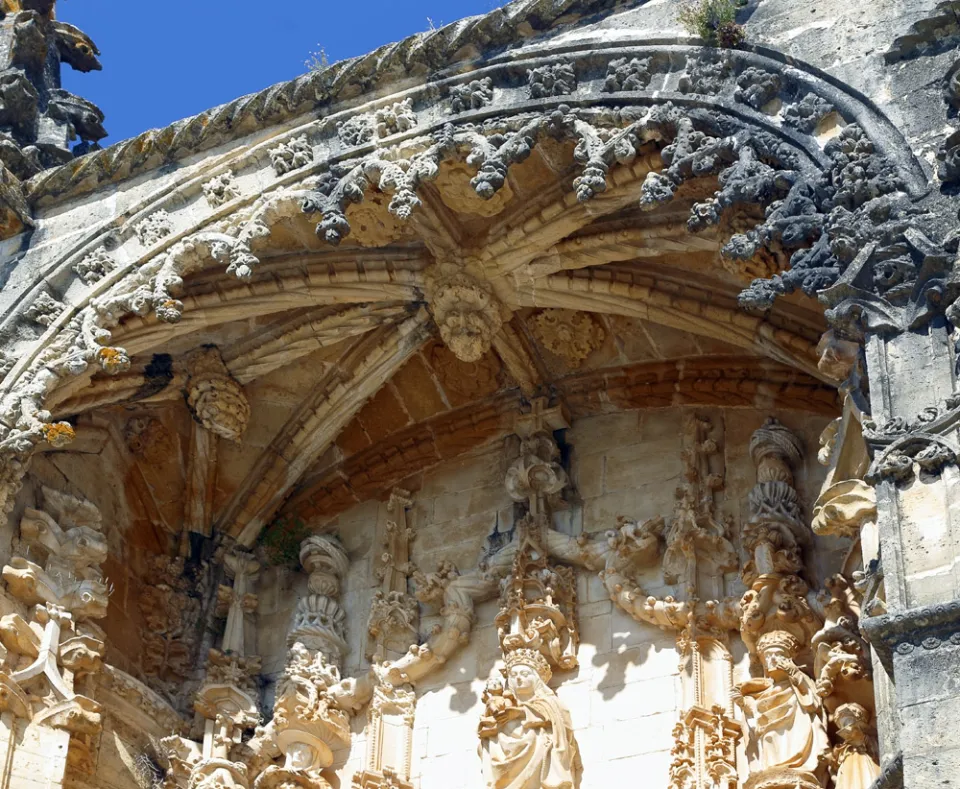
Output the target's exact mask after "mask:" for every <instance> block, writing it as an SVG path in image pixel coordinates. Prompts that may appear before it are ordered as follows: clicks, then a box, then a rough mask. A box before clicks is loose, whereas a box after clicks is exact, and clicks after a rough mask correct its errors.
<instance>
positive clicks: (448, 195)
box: [435, 162, 513, 218]
mask: <svg viewBox="0 0 960 789" xmlns="http://www.w3.org/2000/svg"><path fill="white" fill-rule="evenodd" d="M474 175H475V173H474V171H473V170H472V169H471V168H470V167H468V166H467V165H466V164H464V163H463V162H453V163H451V164H448V165H446V166H445V167H442V168H441V169H440V172H439V173H438V175H437V179H436V181H435V183H436V187H437V189H438V190H439V192H440V199H441V200H443V202H444V204H445V205H446V206H447V207H448V208H451V209H452V210H454V211H456V212H457V213H460V214H472V215H474V216H482V217H488V218H489V217H491V216H496V215H497V214H499V213H500V212H501V211H503V209H504V208H505V207H506V205H507V203H509V202H510V201H511V200H512V199H513V189H512V188H511V187H510V183H509V182H504V184H503V186H501V187H500V189H498V190H497V191H496V192H495V193H493V194H492V195H491V196H490V197H489V199H484V198H482V197H480V195H479V194H477V190H476V189H475V188H474V186H473V183H472V181H471V179H472V178H473V176H474Z"/></svg>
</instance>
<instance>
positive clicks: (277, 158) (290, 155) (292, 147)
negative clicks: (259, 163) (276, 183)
mask: <svg viewBox="0 0 960 789" xmlns="http://www.w3.org/2000/svg"><path fill="white" fill-rule="evenodd" d="M269 155H270V162H271V163H272V164H273V169H274V172H276V174H277V175H284V174H286V173H289V172H291V171H293V170H299V169H300V168H301V167H306V166H307V165H308V164H310V162H312V161H313V147H312V146H311V145H310V143H309V142H307V137H306V135H300V136H299V137H294V138H293V139H292V140H288V141H287V142H282V143H280V144H279V145H278V146H277V147H275V148H271V149H270V151H269Z"/></svg>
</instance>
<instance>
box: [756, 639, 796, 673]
mask: <svg viewBox="0 0 960 789" xmlns="http://www.w3.org/2000/svg"><path fill="white" fill-rule="evenodd" d="M794 656H795V655H794V654H793V652H792V651H791V650H789V649H787V648H786V647H784V646H782V645H780V644H771V645H769V646H767V647H766V648H765V649H764V650H763V652H762V653H761V656H760V657H761V660H762V661H763V670H764V671H765V672H766V674H767V676H768V677H771V678H773V679H777V678H778V677H781V676H783V675H784V674H785V673H786V671H787V668H788V667H789V666H790V665H791V664H792V663H793V658H794Z"/></svg>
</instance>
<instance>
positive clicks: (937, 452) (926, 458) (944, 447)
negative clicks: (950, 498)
mask: <svg viewBox="0 0 960 789" xmlns="http://www.w3.org/2000/svg"><path fill="white" fill-rule="evenodd" d="M956 463H957V451H956V450H955V449H954V448H953V447H952V446H950V444H948V443H947V442H946V440H944V439H943V438H941V437H939V436H934V435H930V434H928V433H913V434H910V435H908V436H906V437H904V438H901V439H899V440H897V441H895V442H894V443H893V444H891V445H890V446H889V447H887V448H886V449H885V450H884V451H883V452H882V453H880V455H879V456H878V457H876V458H875V459H874V461H873V463H872V464H871V465H870V470H869V471H868V472H867V475H866V480H867V482H869V483H870V484H872V485H876V484H879V483H880V482H892V483H894V484H904V483H907V482H910V481H911V480H912V479H914V477H915V476H916V475H917V473H918V472H919V473H920V474H924V475H929V476H939V475H940V474H941V473H942V472H943V469H944V468H946V467H947V466H952V465H955V464H956Z"/></svg>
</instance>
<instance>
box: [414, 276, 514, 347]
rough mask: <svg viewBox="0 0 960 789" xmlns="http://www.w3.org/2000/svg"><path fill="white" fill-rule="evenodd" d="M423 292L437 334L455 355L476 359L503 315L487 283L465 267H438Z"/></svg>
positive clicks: (497, 327) (498, 325)
mask: <svg viewBox="0 0 960 789" xmlns="http://www.w3.org/2000/svg"><path fill="white" fill-rule="evenodd" d="M426 296H427V302H428V303H429V305H430V311H431V312H432V313H433V318H434V320H435V321H436V322H437V326H438V327H439V329H440V336H441V337H442V338H443V341H444V343H446V345H447V347H448V348H449V349H450V350H451V351H453V353H454V355H455V356H456V357H457V358H458V359H460V360H461V361H464V362H475V361H477V360H478V359H479V358H480V357H481V356H483V355H484V354H485V353H486V352H487V351H489V350H490V345H491V344H492V343H493V337H494V335H495V334H496V333H497V332H498V331H500V327H501V326H502V325H503V319H502V318H501V316H500V304H499V302H498V301H497V298H496V296H494V295H493V289H492V288H491V287H490V285H489V284H487V283H486V282H483V281H482V280H479V279H477V278H476V277H474V276H472V275H470V274H468V273H466V272H465V271H451V272H446V271H442V270H441V271H438V272H432V273H431V275H430V276H429V277H428V279H427V282H426Z"/></svg>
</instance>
